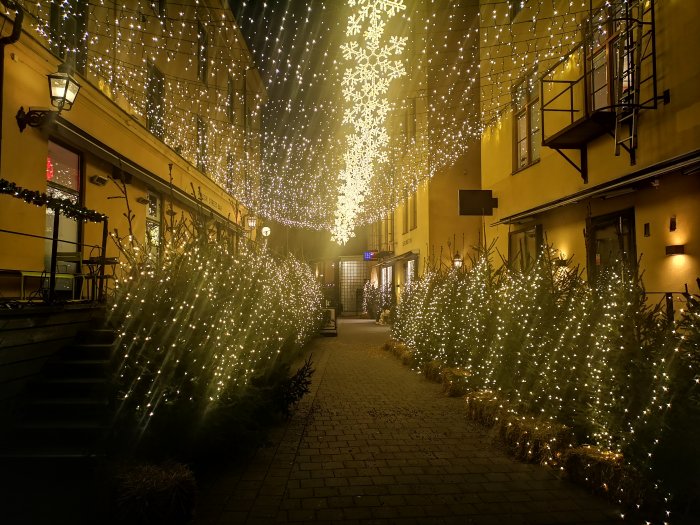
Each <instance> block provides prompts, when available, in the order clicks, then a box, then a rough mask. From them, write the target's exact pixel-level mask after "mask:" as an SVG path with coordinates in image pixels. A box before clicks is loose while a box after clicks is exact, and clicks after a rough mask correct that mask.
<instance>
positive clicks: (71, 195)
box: [44, 141, 82, 273]
mask: <svg viewBox="0 0 700 525" xmlns="http://www.w3.org/2000/svg"><path fill="white" fill-rule="evenodd" d="M80 183H81V176H80V155H78V154H77V153H74V152H72V151H70V150H68V149H66V148H64V147H63V146H59V145H58V144H56V143H55V142H51V141H49V150H48V156H47V158H46V194H47V195H48V196H50V197H55V198H57V199H68V200H69V201H70V202H72V203H73V204H78V203H79V202H80ZM54 213H55V212H54V210H52V209H50V208H46V230H45V236H46V237H47V238H48V239H47V240H45V241H44V256H45V257H44V258H45V264H46V268H49V267H50V265H51V248H52V241H51V239H53V234H54ZM57 236H58V240H59V243H58V247H57V251H58V252H77V251H80V248H79V245H78V244H77V243H78V242H79V236H80V224H79V223H78V221H77V220H74V219H70V218H68V217H66V216H65V215H62V214H59V217H58V232H57ZM61 266H62V267H61V268H59V269H58V270H59V272H65V273H77V272H80V271H82V269H81V268H77V267H76V266H77V264H76V263H65V266H64V265H63V264H62V265H61Z"/></svg>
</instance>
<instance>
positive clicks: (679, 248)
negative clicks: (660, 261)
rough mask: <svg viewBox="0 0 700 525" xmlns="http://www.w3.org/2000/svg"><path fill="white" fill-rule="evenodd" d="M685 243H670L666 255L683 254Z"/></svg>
mask: <svg viewBox="0 0 700 525" xmlns="http://www.w3.org/2000/svg"><path fill="white" fill-rule="evenodd" d="M684 253H685V244H670V245H668V246H666V255H683V254H684Z"/></svg>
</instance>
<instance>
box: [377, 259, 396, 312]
mask: <svg viewBox="0 0 700 525" xmlns="http://www.w3.org/2000/svg"><path fill="white" fill-rule="evenodd" d="M379 288H380V301H379V302H380V308H382V309H384V308H389V307H390V306H391V305H392V304H394V303H395V302H396V301H395V300H394V267H393V266H382V272H381V282H380V283H379Z"/></svg>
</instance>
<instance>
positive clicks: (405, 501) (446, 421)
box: [196, 320, 619, 525]
mask: <svg viewBox="0 0 700 525" xmlns="http://www.w3.org/2000/svg"><path fill="white" fill-rule="evenodd" d="M387 338H388V331H387V330H386V329H385V328H383V327H379V326H376V325H375V324H374V323H372V322H370V321H366V320H345V321H343V322H341V324H340V330H339V337H338V338H323V339H318V340H317V341H315V342H314V343H313V345H312V348H311V350H312V352H313V355H314V365H315V368H316V373H315V374H314V383H313V386H312V391H311V393H310V394H309V395H307V396H306V397H305V399H304V400H303V401H302V403H301V404H300V407H299V408H298V410H297V412H296V413H295V415H294V417H293V418H292V419H291V420H290V422H289V424H288V425H287V426H286V427H285V428H280V429H278V430H277V431H276V432H275V433H274V434H273V436H272V439H271V445H270V446H269V447H267V448H264V449H261V450H260V451H259V452H258V453H257V455H256V456H255V457H254V458H253V460H252V462H250V463H249V464H248V465H246V466H245V467H244V468H241V469H239V470H238V471H236V472H231V473H228V474H227V475H224V476H221V477H219V478H218V479H216V480H210V481H208V482H206V483H205V484H204V486H202V487H201V493H200V502H199V506H198V520H197V522H196V525H208V524H217V525H219V524H238V523H241V524H243V523H247V524H253V523H256V524H257V523H265V524H267V523H280V522H281V523H287V522H315V523H323V522H342V523H377V524H390V523H392V524H393V523H403V524H411V523H417V524H433V523H435V524H437V523H455V524H476V525H482V524H483V525H486V524H503V525H506V524H507V525H511V524H512V525H516V524H533V525H534V524H545V523H556V524H558V523H572V524H573V523H575V524H579V525H583V524H594V523H595V524H606V525H608V524H611V523H617V520H616V518H617V516H618V515H619V512H617V511H616V509H614V508H613V507H611V506H610V505H608V504H607V503H605V502H604V501H602V500H599V499H597V498H594V497H592V496H589V495H588V494H587V493H586V492H585V491H584V490H583V489H581V488H578V487H575V486H573V485H571V484H569V483H567V482H564V481H561V480H558V479H556V478H555V476H554V475H553V474H552V473H551V472H550V471H549V470H547V469H545V468H543V467H540V466H536V465H528V464H523V463H520V462H518V461H515V460H512V459H510V458H509V457H508V456H507V455H506V454H505V453H504V452H502V451H501V450H499V448H498V446H497V445H495V444H494V443H492V440H491V439H490V438H489V437H488V434H487V432H486V431H485V430H484V429H483V428H481V427H479V426H478V425H476V424H473V423H471V422H469V421H467V420H466V419H465V417H464V407H463V401H462V400H460V399H454V398H447V397H445V396H443V395H442V393H441V391H440V386H439V385H436V384H434V383H430V382H428V381H426V380H425V379H424V378H422V377H420V376H419V375H417V374H415V373H413V372H411V371H410V370H408V369H407V368H405V367H404V366H403V365H401V363H400V362H399V361H398V360H396V359H395V358H394V357H393V356H391V355H390V354H388V353H386V352H384V351H382V350H381V349H380V345H381V344H382V343H383V342H384V341H386V340H387Z"/></svg>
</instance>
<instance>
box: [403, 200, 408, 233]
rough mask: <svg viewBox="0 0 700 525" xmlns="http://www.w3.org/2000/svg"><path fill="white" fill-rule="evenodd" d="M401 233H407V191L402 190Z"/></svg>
mask: <svg viewBox="0 0 700 525" xmlns="http://www.w3.org/2000/svg"><path fill="white" fill-rule="evenodd" d="M401 218H402V219H403V220H402V221H401V225H402V228H401V233H408V191H404V201H403V214H402V217H401Z"/></svg>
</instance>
